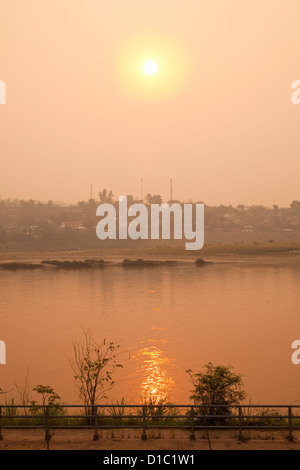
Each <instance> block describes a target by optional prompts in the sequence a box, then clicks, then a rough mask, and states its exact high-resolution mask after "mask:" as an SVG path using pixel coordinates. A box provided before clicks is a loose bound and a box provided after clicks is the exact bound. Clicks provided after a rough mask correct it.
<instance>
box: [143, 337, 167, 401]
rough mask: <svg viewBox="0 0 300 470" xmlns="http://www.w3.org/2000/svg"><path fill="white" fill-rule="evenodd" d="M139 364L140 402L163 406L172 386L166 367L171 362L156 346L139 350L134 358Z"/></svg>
mask: <svg viewBox="0 0 300 470" xmlns="http://www.w3.org/2000/svg"><path fill="white" fill-rule="evenodd" d="M136 359H137V361H138V362H140V364H141V369H142V376H143V377H142V383H141V396H142V402H143V403H147V404H150V403H151V404H153V405H154V404H156V405H158V404H163V403H166V402H168V401H169V399H170V396H169V393H170V391H171V389H172V388H173V386H174V381H173V379H172V378H171V377H170V376H169V374H168V371H167V367H166V366H167V365H168V364H170V363H171V360H170V359H169V358H167V357H166V356H165V354H164V352H163V351H162V350H161V349H160V348H157V347H156V346H150V347H147V348H144V349H141V350H140V351H139V353H138V355H137V357H136Z"/></svg>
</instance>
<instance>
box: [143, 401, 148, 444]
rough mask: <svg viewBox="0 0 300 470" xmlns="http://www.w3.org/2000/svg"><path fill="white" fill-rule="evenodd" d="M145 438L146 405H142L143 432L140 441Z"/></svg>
mask: <svg viewBox="0 0 300 470" xmlns="http://www.w3.org/2000/svg"><path fill="white" fill-rule="evenodd" d="M146 440H147V426H146V407H145V406H143V434H142V441H146Z"/></svg>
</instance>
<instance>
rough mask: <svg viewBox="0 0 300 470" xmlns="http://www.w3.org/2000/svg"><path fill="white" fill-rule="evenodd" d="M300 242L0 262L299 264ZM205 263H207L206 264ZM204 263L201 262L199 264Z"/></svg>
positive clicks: (14, 255)
mask: <svg viewBox="0 0 300 470" xmlns="http://www.w3.org/2000/svg"><path fill="white" fill-rule="evenodd" d="M299 255H300V242H273V241H272V240H270V241H269V242H268V243H265V242H264V243H258V242H254V243H247V244H246V243H235V244H228V245H221V244H217V245H206V246H205V247H204V248H203V249H202V250H201V251H186V250H184V248H183V247H156V248H154V247H151V248H148V249H145V248H136V249H125V248H118V249H106V250H103V249H102V250H61V251H55V250H49V251H28V252H27V251H22V252H2V253H1V252H0V264H2V265H3V264H5V265H6V264H7V267H9V264H11V269H13V268H14V265H15V267H17V265H19V266H18V267H19V268H24V269H25V268H27V269H29V268H31V269H37V268H42V267H46V266H48V267H49V266H53V267H61V268H91V267H94V268H104V267H106V266H109V265H111V264H114V265H115V264H122V265H123V266H125V267H135V266H141V267H142V266H145V267H151V266H152V267H153V266H176V265H177V264H178V263H180V264H182V263H188V264H192V263H196V260H197V259H203V260H205V262H207V264H210V263H211V262H214V263H221V262H224V263H229V262H230V263H237V262H238V263H255V264H259V263H263V264H265V263H272V264H273V263H282V262H284V263H287V264H290V263H291V264H295V263H296V264H298V263H299V260H300V256H299ZM203 264H204V265H205V263H203ZM199 265H200V266H201V263H200V264H199V263H198V266H199Z"/></svg>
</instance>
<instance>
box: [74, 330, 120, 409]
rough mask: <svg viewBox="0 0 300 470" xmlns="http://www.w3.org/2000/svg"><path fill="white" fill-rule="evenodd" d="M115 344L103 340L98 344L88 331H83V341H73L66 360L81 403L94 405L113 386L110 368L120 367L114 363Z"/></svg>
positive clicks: (116, 345) (117, 347)
mask: <svg viewBox="0 0 300 470" xmlns="http://www.w3.org/2000/svg"><path fill="white" fill-rule="evenodd" d="M119 347H120V346H119V345H118V344H115V343H113V342H110V343H107V342H106V340H104V341H103V342H102V343H98V342H97V341H96V340H95V339H94V333H93V331H92V330H84V340H83V341H81V342H74V343H73V350H74V357H73V358H72V359H69V362H70V365H71V367H72V370H73V372H74V380H75V383H76V385H77V386H78V388H79V395H80V398H81V400H82V401H83V403H84V405H87V406H89V405H91V406H94V405H96V404H97V403H99V401H100V400H102V399H104V398H107V396H106V393H107V392H108V390H111V388H112V387H113V385H114V380H113V378H112V377H113V372H114V370H115V369H116V368H122V367H123V366H122V365H121V364H119V363H118V362H117V350H118V349H119Z"/></svg>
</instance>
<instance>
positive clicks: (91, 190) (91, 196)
mask: <svg viewBox="0 0 300 470" xmlns="http://www.w3.org/2000/svg"><path fill="white" fill-rule="evenodd" d="M90 199H91V200H92V199H93V185H92V184H91V186H90Z"/></svg>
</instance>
